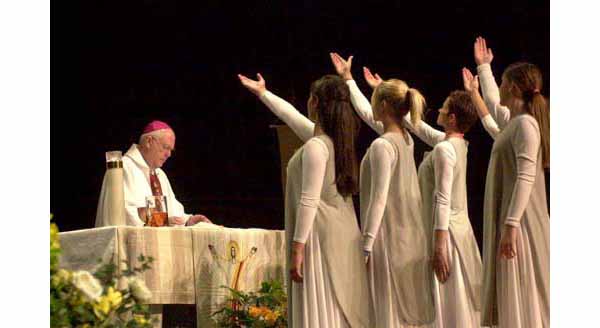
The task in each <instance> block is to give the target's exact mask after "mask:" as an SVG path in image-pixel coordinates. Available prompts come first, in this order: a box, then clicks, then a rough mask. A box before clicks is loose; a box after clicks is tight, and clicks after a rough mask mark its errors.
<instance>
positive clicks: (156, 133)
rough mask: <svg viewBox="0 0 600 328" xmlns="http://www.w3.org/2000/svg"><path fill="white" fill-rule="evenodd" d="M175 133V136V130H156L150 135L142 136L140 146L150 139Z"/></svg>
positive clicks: (149, 133)
mask: <svg viewBox="0 0 600 328" xmlns="http://www.w3.org/2000/svg"><path fill="white" fill-rule="evenodd" d="M169 132H170V133H173V134H175V132H173V130H171V129H160V130H154V131H152V132H148V133H144V134H142V135H141V136H140V140H139V142H138V144H139V145H141V144H143V143H144V142H145V141H146V139H148V138H150V137H154V138H157V139H158V138H161V137H164V136H166V135H167V134H169Z"/></svg>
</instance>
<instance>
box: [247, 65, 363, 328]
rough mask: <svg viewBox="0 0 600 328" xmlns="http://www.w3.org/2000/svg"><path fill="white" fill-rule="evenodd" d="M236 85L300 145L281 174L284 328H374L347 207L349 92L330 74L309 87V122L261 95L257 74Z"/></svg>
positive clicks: (353, 177)
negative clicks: (283, 178)
mask: <svg viewBox="0 0 600 328" xmlns="http://www.w3.org/2000/svg"><path fill="white" fill-rule="evenodd" d="M239 78H240V81H241V83H242V84H243V85H244V86H245V87H246V88H248V89H249V90H250V91H251V92H253V93H254V94H255V95H256V96H258V97H259V98H260V100H261V101H262V102H263V103H264V104H265V105H267V107H269V109H271V111H272V112H273V113H274V114H275V115H277V116H278V117H279V118H280V119H281V120H283V121H284V122H285V123H286V124H287V125H288V126H289V127H290V128H291V129H292V130H293V131H294V132H295V133H296V134H297V135H298V137H300V139H302V140H303V141H305V144H304V145H303V146H302V147H301V148H300V149H299V150H298V151H296V153H295V154H294V156H293V157H292V158H291V159H290V161H289V164H288V167H287V183H286V198H285V203H286V205H285V206H286V207H285V218H286V222H285V229H286V238H287V246H288V256H289V257H288V258H289V260H288V267H289V273H290V274H289V277H288V282H287V283H288V327H311V328H312V327H321V328H338V327H360V328H363V327H364V328H370V327H373V326H374V325H373V324H372V322H371V313H370V304H369V297H368V287H367V274H366V268H365V266H364V262H363V257H362V251H361V249H360V247H359V244H358V243H359V241H360V238H361V234H360V230H359V228H358V222H357V219H356V214H355V212H354V206H353V204H352V194H353V193H356V192H357V191H358V185H357V180H358V177H357V175H358V170H357V163H356V157H355V151H354V142H355V139H356V136H357V134H358V128H359V123H360V122H359V120H358V117H356V114H355V113H354V110H353V109H352V105H351V104H350V95H349V90H348V87H347V86H346V84H345V83H344V81H343V80H342V79H340V78H339V77H337V76H334V75H326V76H324V77H322V78H321V79H319V80H317V81H315V82H313V84H312V85H311V93H310V98H309V100H308V109H309V117H310V118H311V119H312V121H311V120H309V119H308V118H306V117H304V116H303V115H302V114H300V113H299V112H298V111H297V110H296V109H295V108H294V107H293V106H292V105H291V104H289V103H288V102H286V101H285V100H283V99H281V98H279V97H277V96H275V95H274V94H272V93H271V92H269V91H267V89H266V87H265V81H264V79H263V78H262V77H261V76H260V74H259V75H258V81H255V80H251V79H249V78H247V77H245V76H242V75H239ZM313 121H314V122H315V123H313ZM290 278H291V280H290Z"/></svg>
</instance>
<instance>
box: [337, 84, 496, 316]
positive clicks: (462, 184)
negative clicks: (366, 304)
mask: <svg viewBox="0 0 600 328" xmlns="http://www.w3.org/2000/svg"><path fill="white" fill-rule="evenodd" d="M348 86H349V87H350V90H351V95H352V98H351V99H352V102H353V104H354V107H355V109H356V110H357V112H358V114H359V116H360V117H361V118H362V119H363V120H364V121H365V122H366V123H367V124H368V125H369V126H371V127H372V128H373V129H374V130H375V131H376V132H378V133H379V134H382V133H383V124H382V123H381V122H377V121H375V120H374V119H373V114H372V109H371V105H370V103H369V101H368V100H367V98H366V97H365V96H364V95H363V94H362V92H361V91H360V89H359V88H358V86H357V85H356V83H355V82H354V81H348ZM488 123H489V122H488ZM404 125H405V126H406V127H407V128H408V129H409V130H410V131H411V132H413V133H415V134H416V135H417V136H418V137H419V138H420V139H421V140H423V141H424V142H425V143H427V144H428V145H430V146H432V147H435V148H434V151H433V152H432V153H430V154H429V155H427V156H425V158H424V160H423V162H422V164H421V166H420V167H419V179H420V187H421V191H422V192H421V193H422V198H423V213H422V215H423V220H425V222H433V223H435V229H443V230H450V233H451V236H452V238H450V239H449V241H448V248H449V258H450V264H451V269H450V270H451V274H450V277H449V279H448V281H446V283H445V284H439V283H438V281H437V279H436V278H434V277H433V276H430V277H431V279H432V280H433V282H434V292H433V293H434V299H435V311H436V320H435V322H434V324H433V325H432V326H434V327H479V290H480V284H481V282H480V280H481V279H480V277H481V257H480V255H479V250H478V248H477V243H476V240H475V236H474V234H473V230H472V228H471V225H470V221H469V219H468V210H467V198H466V142H464V140H462V142H464V144H461V143H460V140H459V143H458V144H457V147H458V148H460V149H461V150H462V152H461V156H460V157H459V158H458V160H459V162H458V163H457V156H456V152H455V149H454V146H452V144H451V143H450V142H448V141H444V140H445V139H446V134H445V133H444V132H441V131H438V130H435V129H433V128H432V127H431V126H429V125H428V124H427V123H425V122H423V121H422V122H420V123H419V124H418V126H416V127H415V126H413V125H412V123H411V122H410V115H406V116H405V119H404ZM486 128H487V127H486ZM453 142H455V141H453ZM373 145H375V143H373ZM457 164H458V165H457ZM455 167H456V168H457V169H458V170H457V171H456V172H454V168H455ZM434 172H435V173H434ZM423 187H425V188H423ZM453 189H454V190H456V191H457V192H455V195H454V197H452V196H451V194H452V191H453ZM379 192H383V191H379ZM436 196H437V197H436ZM434 199H435V200H436V201H434ZM434 213H435V215H434ZM420 214H421V213H420ZM434 217H435V220H434ZM451 222H452V224H451ZM433 229H434V227H432V226H431V227H430V231H429V232H428V235H429V236H430V238H431V239H432V234H433ZM380 235H381V236H378V238H379V237H381V238H385V231H384V230H383V229H381V230H380ZM457 242H459V245H458V246H460V247H457V244H456V243H457ZM376 244H377V242H376ZM383 271H385V268H384V269H383ZM379 275H381V274H379ZM375 287H376V288H378V291H377V293H378V294H382V293H383V294H385V293H387V292H386V291H385V287H386V286H383V285H381V284H379V286H375ZM376 299H377V298H376ZM375 302H376V305H377V306H378V307H380V308H383V309H390V310H391V311H389V312H388V313H389V314H387V315H388V317H390V318H394V317H396V315H395V312H396V311H393V308H392V306H393V305H390V304H389V303H390V302H389V298H386V297H379V299H378V300H376V301H375Z"/></svg>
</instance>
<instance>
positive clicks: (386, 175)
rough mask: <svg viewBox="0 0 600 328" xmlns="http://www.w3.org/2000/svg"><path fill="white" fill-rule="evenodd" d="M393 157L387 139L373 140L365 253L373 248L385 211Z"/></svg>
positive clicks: (365, 229)
mask: <svg viewBox="0 0 600 328" xmlns="http://www.w3.org/2000/svg"><path fill="white" fill-rule="evenodd" d="M394 158H395V156H394V148H393V146H392V145H391V144H390V143H389V141H387V140H385V139H382V138H378V139H375V141H373V143H372V144H371V148H370V150H369V164H370V165H371V174H372V177H373V178H372V179H371V180H372V181H371V190H369V191H368V192H369V195H370V198H369V199H370V202H369V206H368V207H367V209H366V215H365V222H363V224H364V226H363V250H364V251H365V252H366V253H367V254H369V253H370V252H371V251H372V250H373V243H374V242H375V238H377V232H378V231H379V226H380V225H381V221H382V219H383V213H384V212H385V204H386V202H387V197H388V190H389V187H390V179H391V171H392V165H393V162H394Z"/></svg>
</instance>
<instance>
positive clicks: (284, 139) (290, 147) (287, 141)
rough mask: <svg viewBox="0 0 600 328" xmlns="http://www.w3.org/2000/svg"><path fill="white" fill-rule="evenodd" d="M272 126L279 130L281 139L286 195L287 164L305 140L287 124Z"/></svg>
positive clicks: (280, 155) (282, 169)
mask: <svg viewBox="0 0 600 328" xmlns="http://www.w3.org/2000/svg"><path fill="white" fill-rule="evenodd" d="M270 127H271V128H273V129H275V130H277V139H278V140H279V158H280V159H281V183H282V186H283V189H282V190H283V193H284V195H285V182H286V171H287V164H288V162H289V161H290V158H292V155H294V153H295V152H296V150H298V148H300V147H302V145H303V142H302V140H300V138H298V136H296V134H294V131H292V129H290V128H289V127H288V126H287V125H285V124H284V125H271V126H270Z"/></svg>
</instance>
